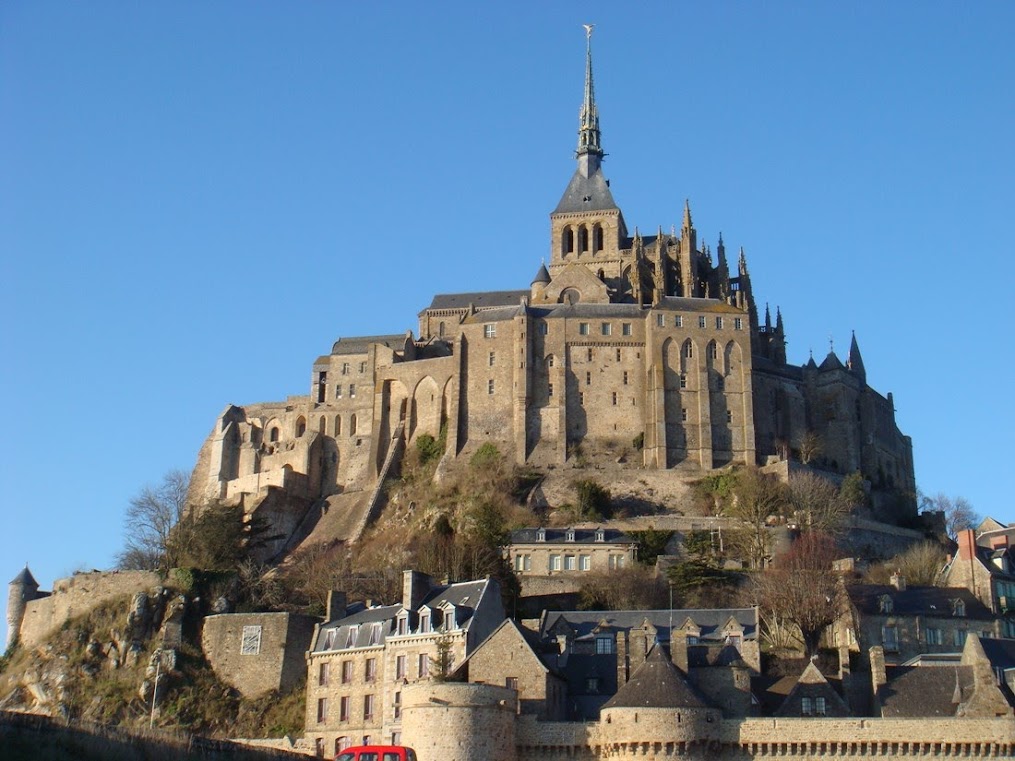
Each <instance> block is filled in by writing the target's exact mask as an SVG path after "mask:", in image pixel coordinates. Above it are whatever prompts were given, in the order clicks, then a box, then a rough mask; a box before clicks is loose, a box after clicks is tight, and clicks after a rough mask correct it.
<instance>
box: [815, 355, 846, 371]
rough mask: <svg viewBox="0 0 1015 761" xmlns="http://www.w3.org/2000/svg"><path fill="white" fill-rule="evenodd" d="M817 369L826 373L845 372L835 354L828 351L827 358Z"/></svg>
mask: <svg viewBox="0 0 1015 761" xmlns="http://www.w3.org/2000/svg"><path fill="white" fill-rule="evenodd" d="M818 369H819V370H821V371H824V372H827V371H829V370H845V369H846V368H845V367H843V365H842V362H841V361H840V360H839V358H838V357H837V356H835V352H834V351H830V352H828V356H827V357H825V358H824V360H822V362H821V366H820V367H819V368H818Z"/></svg>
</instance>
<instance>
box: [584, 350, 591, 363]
mask: <svg viewBox="0 0 1015 761" xmlns="http://www.w3.org/2000/svg"><path fill="white" fill-rule="evenodd" d="M585 356H586V358H587V359H588V361H589V362H591V361H592V349H589V350H588V352H587V353H586V355H585Z"/></svg>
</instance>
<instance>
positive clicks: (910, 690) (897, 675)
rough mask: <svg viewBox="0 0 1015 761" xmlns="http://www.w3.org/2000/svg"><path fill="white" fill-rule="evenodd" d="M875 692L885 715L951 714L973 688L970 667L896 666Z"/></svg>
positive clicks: (936, 715)
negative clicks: (885, 681) (885, 682)
mask: <svg viewBox="0 0 1015 761" xmlns="http://www.w3.org/2000/svg"><path fill="white" fill-rule="evenodd" d="M887 674H888V683H887V684H886V685H884V686H883V687H882V688H881V689H880V690H879V691H878V698H879V700H880V701H881V715H882V716H884V717H885V718H905V717H918V716H927V717H930V716H934V717H944V716H954V715H955V709H956V708H957V706H958V701H956V698H959V700H962V699H965V698H966V697H968V695H969V693H970V692H971V691H972V689H973V669H972V667H971V666H898V667H895V668H889V669H888V670H887Z"/></svg>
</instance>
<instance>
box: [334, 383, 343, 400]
mask: <svg viewBox="0 0 1015 761" xmlns="http://www.w3.org/2000/svg"><path fill="white" fill-rule="evenodd" d="M335 398H336V399H341V398H342V384H341V383H339V384H338V385H337V386H335Z"/></svg>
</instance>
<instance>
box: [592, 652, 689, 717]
mask: <svg viewBox="0 0 1015 761" xmlns="http://www.w3.org/2000/svg"><path fill="white" fill-rule="evenodd" d="M603 708H604V709H607V708H708V703H706V702H705V701H704V700H703V699H702V698H701V697H700V696H699V695H698V693H697V692H695V690H694V688H692V687H691V685H690V684H688V683H687V680H686V679H685V678H684V675H683V674H681V673H680V671H679V669H677V667H676V666H674V665H673V664H672V663H671V662H670V659H669V658H667V657H666V654H665V653H664V652H663V649H662V648H661V647H660V646H659V645H656V646H655V647H654V648H652V652H650V653H649V654H648V658H646V659H645V662H644V663H643V664H641V665H640V666H639V667H638V668H637V670H635V672H634V674H633V675H632V676H631V679H630V680H629V681H628V682H627V684H625V685H624V686H623V687H621V688H620V689H619V690H617V694H616V695H614V696H613V697H612V698H610V699H609V700H608V701H607V702H606V703H605V704H604V705H603Z"/></svg>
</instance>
